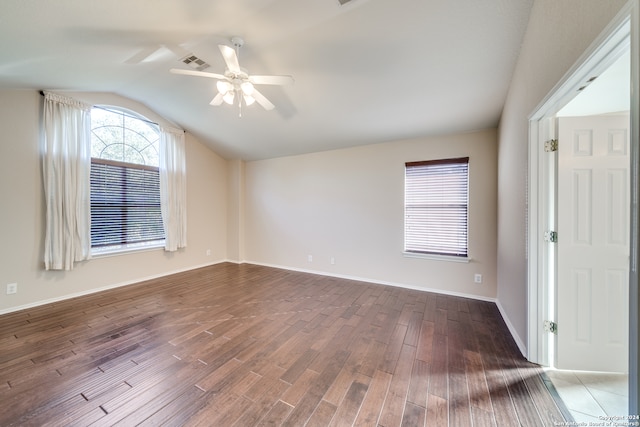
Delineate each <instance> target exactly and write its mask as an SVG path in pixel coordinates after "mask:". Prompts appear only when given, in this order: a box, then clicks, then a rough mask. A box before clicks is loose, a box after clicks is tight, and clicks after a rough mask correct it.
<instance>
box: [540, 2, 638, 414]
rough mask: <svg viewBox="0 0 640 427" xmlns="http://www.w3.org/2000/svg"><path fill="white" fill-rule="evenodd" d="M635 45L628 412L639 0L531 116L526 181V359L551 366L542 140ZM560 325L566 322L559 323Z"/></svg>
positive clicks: (634, 296) (551, 223) (551, 169)
mask: <svg viewBox="0 0 640 427" xmlns="http://www.w3.org/2000/svg"><path fill="white" fill-rule="evenodd" d="M629 46H630V49H631V105H630V116H631V123H630V126H631V144H630V145H631V148H630V153H631V166H630V178H631V183H630V184H631V185H630V187H631V195H630V202H631V215H630V221H631V224H630V233H631V235H630V241H629V242H630V248H629V249H630V256H629V263H630V265H629V413H630V414H638V410H639V408H640V401H638V399H639V394H638V385H639V378H638V376H639V374H640V369H639V365H638V350H639V342H640V336H639V333H640V330H639V328H638V321H639V316H638V309H639V308H640V292H639V291H638V265H639V264H640V247H639V238H638V232H639V231H640V225H639V224H640V207H639V203H640V200H639V199H640V177H639V174H640V140H639V135H640V96H639V92H640V0H629V1H628V2H627V4H626V5H625V6H624V7H623V8H622V9H621V10H620V12H619V13H618V14H617V15H616V17H615V18H614V19H613V20H612V21H611V22H610V23H609V25H608V26H607V27H606V28H605V29H604V30H603V31H602V33H601V34H600V35H599V36H598V37H597V38H596V40H595V41H594V42H593V43H592V44H591V45H590V46H589V48H588V49H587V50H586V51H585V53H584V54H583V55H582V56H581V57H580V58H579V59H578V61H576V63H575V65H574V66H573V67H571V69H570V70H569V71H568V72H567V73H566V74H565V75H564V77H563V78H562V79H561V80H560V81H559V82H558V84H556V86H554V88H553V89H552V90H551V91H550V92H549V94H548V95H547V96H546V97H545V99H544V100H543V101H542V102H541V103H540V104H539V105H538V107H536V109H535V110H534V112H533V113H532V114H531V115H530V116H529V164H528V177H527V178H528V181H527V203H528V206H527V264H528V273H527V275H528V278H527V280H528V295H527V296H528V319H527V321H528V325H527V329H528V336H527V358H528V359H529V360H530V361H532V362H534V363H538V364H540V365H543V366H552V365H553V364H554V358H555V355H554V354H553V349H554V348H555V340H556V338H555V335H553V334H551V333H548V332H545V331H544V328H543V322H544V321H545V320H553V321H555V320H556V313H555V310H556V307H555V282H556V277H555V276H556V275H555V265H554V264H555V257H556V255H555V248H554V247H553V245H551V244H549V243H547V242H545V241H544V238H543V235H544V232H545V231H547V230H555V218H556V217H557V214H556V212H555V211H554V209H555V203H549V200H553V198H555V192H554V190H553V185H552V180H553V179H555V174H556V173H557V170H556V169H557V158H556V157H557V156H555V155H553V156H551V155H549V153H545V152H544V149H543V147H544V143H545V142H546V141H548V140H550V139H556V123H555V118H554V117H555V115H556V113H557V112H558V111H559V110H560V109H561V108H562V107H563V106H565V105H566V104H567V103H568V102H569V101H570V100H571V99H573V98H574V97H575V95H576V94H577V93H578V90H579V88H581V87H582V86H584V85H585V84H588V80H589V78H590V77H591V76H594V75H598V74H600V72H602V71H604V70H605V69H606V68H608V67H609V66H610V65H611V64H612V63H613V61H614V60H615V59H617V58H618V57H619V55H618V54H619V52H620V51H621V50H622V49H627V48H629ZM560 327H562V326H560Z"/></svg>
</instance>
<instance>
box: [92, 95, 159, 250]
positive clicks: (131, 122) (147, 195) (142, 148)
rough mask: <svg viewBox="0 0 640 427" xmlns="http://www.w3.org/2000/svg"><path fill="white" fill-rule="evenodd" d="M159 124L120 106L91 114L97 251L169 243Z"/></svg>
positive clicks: (95, 243) (97, 110)
mask: <svg viewBox="0 0 640 427" xmlns="http://www.w3.org/2000/svg"><path fill="white" fill-rule="evenodd" d="M159 145H160V129H159V127H158V125H157V124H155V123H152V122H150V121H149V120H147V119H146V118H144V117H142V116H139V115H137V114H135V113H132V112H129V111H127V110H123V109H120V108H117V107H111V106H109V107H103V106H100V107H93V109H92V110H91V247H92V251H93V252H94V253H104V252H118V251H122V250H129V249H135V248H144V247H149V246H152V247H155V246H162V245H164V228H163V225H162V215H161V211H160V179H159V172H158V161H159Z"/></svg>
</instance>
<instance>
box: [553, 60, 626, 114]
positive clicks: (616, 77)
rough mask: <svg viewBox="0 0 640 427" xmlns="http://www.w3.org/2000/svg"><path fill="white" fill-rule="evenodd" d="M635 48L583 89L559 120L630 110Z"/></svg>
mask: <svg viewBox="0 0 640 427" xmlns="http://www.w3.org/2000/svg"><path fill="white" fill-rule="evenodd" d="M630 93H631V49H626V50H625V51H624V52H623V53H622V55H621V56H620V58H618V59H617V60H616V61H615V62H614V63H613V64H611V65H610V66H609V67H608V68H607V69H606V70H604V71H603V72H602V73H601V74H600V75H599V76H597V77H596V79H595V80H594V81H593V82H592V83H590V84H589V85H588V86H586V87H585V88H584V89H583V90H581V91H580V92H579V93H578V94H577V95H576V97H575V98H573V99H572V100H571V101H569V103H568V104H567V105H565V106H564V107H563V108H562V109H561V110H560V111H559V112H558V114H557V115H558V116H559V117H572V116H593V115H597V114H607V113H619V112H623V111H629V109H630V107H631V100H630V98H629V94H630Z"/></svg>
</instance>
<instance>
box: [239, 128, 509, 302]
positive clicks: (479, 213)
mask: <svg viewBox="0 0 640 427" xmlns="http://www.w3.org/2000/svg"><path fill="white" fill-rule="evenodd" d="M496 149H497V147H496V131H495V130H487V131H480V132H473V133H466V134H460V135H450V136H443V137H433V138H423V139H416V140H410V141H397V142H389V143H385V144H377V145H370V146H364V147H356V148H350V149H342V150H334V151H327V152H321V153H315V154H308V155H300V156H292V157H284V158H277V159H271V160H261V161H254V162H248V163H247V164H246V174H245V179H246V195H245V202H244V204H245V218H244V220H245V224H244V227H245V230H244V233H245V236H246V238H245V259H246V260H247V261H249V262H254V263H260V264H266V265H274V266H284V267H286V268H292V269H300V270H307V271H315V272H320V273H325V274H329V275H336V276H347V277H355V278H362V279H366V280H371V281H375V282H381V283H390V284H396V285H402V286H407V287H414V288H420V289H433V290H439V291H443V292H448V293H453V294H464V295H474V296H477V297H482V298H494V297H495V296H496V234H497V220H496V209H497V192H496V191H497V190H496V188H497V172H496V169H497V151H496ZM464 156H469V157H470V166H469V169H470V172H469V173H470V214H469V222H470V223H469V252H470V256H471V257H472V258H473V260H472V261H471V262H470V263H468V264H464V263H457V262H448V261H435V260H428V259H417V258H408V257H405V256H403V253H402V251H403V226H404V211H403V209H404V207H403V203H404V164H405V162H408V161H419V160H429V159H439V158H454V157H464ZM308 255H312V257H313V261H312V262H309V261H308V260H307V257H308ZM332 257H333V258H334V259H335V264H331V263H330V260H331V258H332ZM474 273H481V274H483V276H484V283H483V284H481V285H478V284H475V283H474V281H473V276H474Z"/></svg>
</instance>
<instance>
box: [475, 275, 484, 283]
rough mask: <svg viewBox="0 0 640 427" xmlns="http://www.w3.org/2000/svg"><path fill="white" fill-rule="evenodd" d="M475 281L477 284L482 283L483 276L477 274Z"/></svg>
mask: <svg viewBox="0 0 640 427" xmlns="http://www.w3.org/2000/svg"><path fill="white" fill-rule="evenodd" d="M473 281H474V282H475V283H482V274H477V273H476V274H475V275H474V276H473Z"/></svg>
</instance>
